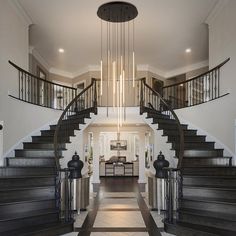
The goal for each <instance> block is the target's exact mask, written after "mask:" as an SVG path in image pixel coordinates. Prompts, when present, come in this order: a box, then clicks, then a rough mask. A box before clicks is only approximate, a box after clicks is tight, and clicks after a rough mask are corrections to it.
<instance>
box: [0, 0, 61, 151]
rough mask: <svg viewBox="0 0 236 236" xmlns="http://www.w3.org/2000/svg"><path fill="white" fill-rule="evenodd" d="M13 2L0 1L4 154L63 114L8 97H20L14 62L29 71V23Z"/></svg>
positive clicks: (0, 103) (0, 111)
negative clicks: (11, 62) (10, 61)
mask: <svg viewBox="0 0 236 236" xmlns="http://www.w3.org/2000/svg"><path fill="white" fill-rule="evenodd" d="M12 4H13V3H11V1H3V0H1V1H0V120H2V121H3V122H4V134H3V144H4V145H3V153H7V152H8V150H9V149H11V147H12V146H13V145H15V144H16V143H17V142H19V141H20V140H21V139H22V138H23V137H25V136H27V135H28V134H29V133H32V132H33V131H34V130H36V129H37V128H39V127H41V126H43V125H44V124H46V123H49V122H50V121H53V120H55V119H56V118H57V117H58V116H59V115H60V114H61V112H60V111H54V110H51V109H47V108H42V107H39V106H35V105H31V104H27V103H24V102H21V101H18V100H15V99H13V98H10V97H9V96H8V93H10V94H13V95H16V92H17V89H18V87H17V86H18V80H17V79H18V74H17V71H16V70H15V69H14V68H13V67H12V66H11V65H9V64H8V60H12V61H13V62H15V63H16V64H18V65H19V66H20V67H22V68H24V69H26V70H27V69H28V23H27V22H26V21H25V20H24V18H23V17H21V15H20V13H19V11H17V10H16V8H15V7H14V5H12Z"/></svg>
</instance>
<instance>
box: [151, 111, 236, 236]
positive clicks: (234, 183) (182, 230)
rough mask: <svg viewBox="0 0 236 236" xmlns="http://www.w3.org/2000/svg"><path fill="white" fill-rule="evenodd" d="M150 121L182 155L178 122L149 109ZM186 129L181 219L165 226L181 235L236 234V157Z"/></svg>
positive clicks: (232, 235)
mask: <svg viewBox="0 0 236 236" xmlns="http://www.w3.org/2000/svg"><path fill="white" fill-rule="evenodd" d="M146 112H147V118H151V119H153V123H154V124H158V129H160V130H163V136H167V139H168V142H169V143H171V144H172V149H173V150H175V152H176V155H178V152H179V150H178V148H179V134H178V130H177V124H176V122H175V120H172V119H171V118H170V117H169V116H168V115H164V114H161V113H160V112H157V111H155V110H153V109H149V108H146ZM182 128H183V130H184V140H185V141H184V158H183V166H182V168H181V176H182V180H183V186H182V196H181V199H180V207H179V210H178V212H177V214H178V219H177V222H175V224H174V225H170V224H167V223H165V230H166V231H167V232H170V233H173V234H176V235H178V236H213V235H214V236H216V235H221V236H235V235H236V167H232V157H226V156H224V155H223V151H224V150H223V149H216V148H215V144H214V142H207V141H206V136H204V135H197V130H191V129H188V125H186V124H182Z"/></svg>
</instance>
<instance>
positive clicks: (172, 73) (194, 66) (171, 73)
mask: <svg viewBox="0 0 236 236" xmlns="http://www.w3.org/2000/svg"><path fill="white" fill-rule="evenodd" d="M206 66H209V61H208V60H205V61H201V62H198V63H195V64H192V65H189V66H185V67H181V68H178V69H175V70H171V71H169V72H166V73H165V78H171V77H173V76H176V75H181V74H184V73H186V72H189V71H193V70H197V69H200V68H202V67H206Z"/></svg>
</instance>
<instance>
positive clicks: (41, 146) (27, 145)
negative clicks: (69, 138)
mask: <svg viewBox="0 0 236 236" xmlns="http://www.w3.org/2000/svg"><path fill="white" fill-rule="evenodd" d="M65 147H66V145H65V144H64V143H63V144H60V148H62V149H65ZM24 149H54V144H53V143H24Z"/></svg>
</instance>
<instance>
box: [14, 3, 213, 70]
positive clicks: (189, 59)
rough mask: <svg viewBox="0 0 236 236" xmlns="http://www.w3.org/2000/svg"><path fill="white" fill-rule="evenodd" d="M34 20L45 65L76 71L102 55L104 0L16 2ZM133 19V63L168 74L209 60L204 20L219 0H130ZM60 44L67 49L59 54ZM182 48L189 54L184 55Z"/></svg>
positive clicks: (35, 40)
mask: <svg viewBox="0 0 236 236" xmlns="http://www.w3.org/2000/svg"><path fill="white" fill-rule="evenodd" d="M18 2H19V3H20V5H21V6H22V7H23V9H24V10H25V12H26V13H27V15H28V16H29V17H30V18H31V20H32V22H33V23H34V24H35V26H34V30H33V37H32V38H31V44H32V46H33V47H34V48H35V49H36V51H37V52H38V53H39V54H40V55H41V56H42V57H43V58H44V59H45V61H47V63H48V65H49V67H51V68H56V69H58V70H62V71H67V72H70V73H77V72H78V71H80V70H81V69H83V68H85V67H88V66H90V65H98V64H99V60H100V59H99V58H100V20H99V18H98V17H97V14H96V13H97V9H98V7H99V6H100V5H101V4H103V3H105V2H107V1H104V0H69V1H68V0H50V1H48V0H40V1H39V0H18ZM129 2H131V3H132V4H134V5H135V6H136V7H137V9H138V12H139V14H138V17H137V18H136V57H137V64H141V65H149V66H151V67H154V68H156V69H157V70H160V71H163V72H167V71H172V70H176V69H178V68H181V67H185V66H188V65H191V64H194V63H198V62H202V61H204V60H207V59H208V28H207V25H206V24H205V23H204V22H205V20H206V18H207V16H208V15H209V13H210V12H211V10H212V9H213V8H214V6H215V4H216V3H217V2H218V0H145V1H144V0H129ZM58 48H64V49H65V53H63V54H59V53H58ZM186 48H191V49H192V52H191V53H189V54H186V53H185V49H186Z"/></svg>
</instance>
